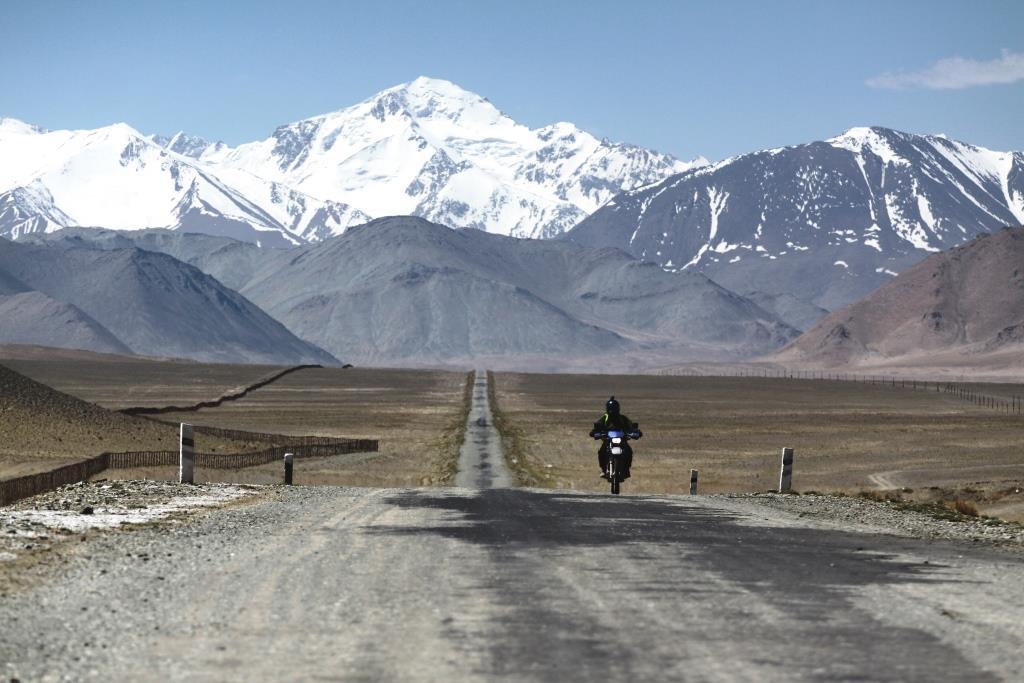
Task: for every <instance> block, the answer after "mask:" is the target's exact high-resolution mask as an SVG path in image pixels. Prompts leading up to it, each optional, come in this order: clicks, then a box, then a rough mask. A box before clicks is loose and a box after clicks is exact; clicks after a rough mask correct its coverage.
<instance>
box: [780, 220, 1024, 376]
mask: <svg viewBox="0 0 1024 683" xmlns="http://www.w3.org/2000/svg"><path fill="white" fill-rule="evenodd" d="M1013 350H1017V351H1021V350H1024V228H1011V229H1006V230H1001V231H999V232H996V233H993V234H990V235H983V236H981V237H978V238H976V239H974V240H972V241H971V242H969V243H967V244H966V245H963V246H960V247H955V248H953V249H950V250H948V251H945V252H942V253H940V254H935V255H933V256H931V257H929V258H928V259H926V260H925V261H923V262H921V263H919V264H917V265H916V266H913V267H912V268H909V269H908V270H906V271H904V272H903V273H900V275H899V276H898V277H896V278H895V279H893V280H892V281H891V282H889V283H887V284H886V285H884V286H882V287H881V288H879V289H878V290H876V291H875V292H872V293H871V294H870V295H868V296H867V297H865V298H863V299H861V300H860V301H857V302H856V303H853V304H851V305H849V306H846V307H844V308H842V309H840V310H838V311H836V312H834V313H832V314H831V315H829V316H828V317H826V318H825V319H824V320H822V321H821V322H820V323H818V324H817V325H816V326H814V327H813V328H811V329H810V330H808V331H807V332H805V333H804V334H803V335H802V336H801V337H800V338H799V339H797V340H796V341H794V342H793V343H792V344H790V345H789V346H787V347H786V348H785V349H783V350H782V351H780V352H779V354H777V356H776V358H777V359H779V360H783V361H807V362H814V363H820V364H824V365H830V364H833V365H837V364H854V363H868V362H879V361H888V360H891V359H895V358H906V357H912V356H935V355H937V354H943V353H956V354H959V355H962V356H977V355H982V354H991V353H999V352H1004V351H1013Z"/></svg>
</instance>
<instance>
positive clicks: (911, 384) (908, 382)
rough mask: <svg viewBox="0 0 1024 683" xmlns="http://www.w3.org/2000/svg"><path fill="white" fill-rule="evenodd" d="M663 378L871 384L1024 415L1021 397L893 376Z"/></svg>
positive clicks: (763, 372)
mask: <svg viewBox="0 0 1024 683" xmlns="http://www.w3.org/2000/svg"><path fill="white" fill-rule="evenodd" d="M660 374H662V375H671V376H677V377H750V378H762V379H792V380H824V381H832V382H855V383H859V384H870V385H874V386H881V387H891V388H893V389H907V390H910V391H925V392H934V393H938V394H947V395H951V396H953V397H955V398H958V399H960V400H962V401H965V402H968V403H971V404H973V405H976V406H978V407H980V408H988V409H990V410H995V411H997V412H1000V413H1005V414H1007V415H1024V396H1022V395H1017V394H1013V393H1010V394H1004V395H1001V396H996V395H994V394H992V393H991V392H985V391H982V390H980V389H979V388H978V387H977V386H976V385H977V384H979V383H976V382H975V383H968V382H950V381H948V380H943V381H938V380H921V379H907V378H905V377H896V376H894V375H858V374H854V373H847V372H826V371H824V370H786V369H778V368H757V369H746V370H735V371H733V372H727V371H724V372H723V371H716V372H703V371H700V370H691V369H674V370H668V371H662V372H661V373H660ZM1006 386H1007V387H1013V388H1014V389H1017V388H1020V390H1021V391H1022V392H1024V387H1019V385H1016V384H1007V385H1006Z"/></svg>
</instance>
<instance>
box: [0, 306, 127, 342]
mask: <svg viewBox="0 0 1024 683" xmlns="http://www.w3.org/2000/svg"><path fill="white" fill-rule="evenodd" d="M0 320H2V321H3V325H0V344H35V345H41V346H46V345H49V346H57V347H60V348H68V349H90V350H92V351H97V352H100V353H131V352H132V351H131V349H129V348H128V347H127V346H126V345H125V344H123V343H122V342H121V341H120V340H119V339H118V338H117V337H115V336H114V335H113V334H112V333H111V332H110V330H108V329H107V328H105V327H103V325H101V324H100V323H98V322H96V321H95V320H93V319H92V318H91V317H90V316H89V315H88V314H87V313H85V312H84V311H83V310H81V309H80V308H78V307H77V306H74V305H73V304H69V303H65V302H63V301H58V300H56V299H54V298H53V297H49V296H47V295H46V294H43V293H42V292H35V291H27V292H20V293H17V294H0Z"/></svg>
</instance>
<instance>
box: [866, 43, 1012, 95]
mask: <svg viewBox="0 0 1024 683" xmlns="http://www.w3.org/2000/svg"><path fill="white" fill-rule="evenodd" d="M1020 80H1024V53H1019V52H1010V51H1009V50H1005V49H1004V50H1003V51H1002V56H1000V57H998V58H996V59H992V60H989V61H987V62H986V61H978V60H976V59H965V58H964V57H946V58H944V59H940V60H939V61H937V62H935V63H934V64H932V65H931V66H930V67H928V68H927V69H922V70H921V71H897V72H895V73H894V72H886V73H884V74H882V75H880V76H875V77H874V78H869V79H868V80H867V81H865V82H866V83H867V84H868V85H869V86H871V87H872V88H886V89H889V90H905V89H908V88H928V89H929V90H959V89H961V88H972V87H974V86H978V85H995V84H998V83H1014V82H1016V81H1020Z"/></svg>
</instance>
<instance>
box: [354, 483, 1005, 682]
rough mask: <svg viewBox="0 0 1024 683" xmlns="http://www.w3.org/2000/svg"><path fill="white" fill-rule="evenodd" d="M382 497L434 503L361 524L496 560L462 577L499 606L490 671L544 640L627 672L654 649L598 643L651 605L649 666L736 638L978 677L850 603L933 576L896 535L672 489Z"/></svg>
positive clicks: (592, 669)
mask: <svg viewBox="0 0 1024 683" xmlns="http://www.w3.org/2000/svg"><path fill="white" fill-rule="evenodd" d="M387 502H388V503H389V504H391V505H395V506H399V507H404V508H429V509H435V510H437V511H438V512H439V513H441V514H440V515H439V516H438V517H437V521H436V523H432V524H430V525H424V526H386V527H380V526H374V527H367V528H366V529H365V532H367V533H369V534H387V535H405V536H411V537H416V536H420V535H438V536H442V537H446V538H450V539H455V540H458V541H461V542H465V543H470V544H474V545H479V546H483V547H484V548H486V549H487V551H488V553H489V554H490V555H491V557H492V562H493V565H494V567H496V568H498V571H496V572H494V573H493V575H492V576H491V577H490V578H487V579H482V580H480V581H479V582H478V583H477V584H476V585H475V586H474V589H475V590H486V591H487V592H488V595H489V596H491V597H492V599H493V598H495V597H496V599H497V600H498V601H499V602H500V603H501V604H503V605H504V606H505V613H506V616H505V617H504V618H503V619H502V620H501V623H500V624H498V627H499V628H500V629H501V630H502V631H503V632H504V635H503V637H501V638H499V639H498V641H499V643H500V644H499V645H497V646H495V649H494V653H493V657H492V659H493V661H495V662H496V663H497V664H496V667H497V668H496V669H495V670H494V671H490V672H489V673H492V674H493V673H498V674H502V673H513V672H522V671H523V668H522V667H523V663H524V662H526V663H529V662H534V663H536V664H537V665H538V666H540V665H541V664H540V663H543V665H544V667H545V668H544V670H545V671H548V670H549V667H550V666H552V665H557V662H553V661H551V658H550V656H549V654H547V653H550V651H551V649H552V648H553V647H554V648H556V649H557V650H558V652H559V657H564V658H565V660H566V661H574V662H577V663H578V665H579V666H582V667H583V669H582V670H574V674H579V675H581V676H583V677H585V676H589V675H593V676H596V675H599V674H600V673H601V672H603V673H604V674H606V675H607V674H608V673H619V674H622V675H629V674H630V673H635V666H637V665H638V664H639V661H638V660H636V658H637V657H640V658H642V659H644V660H645V662H646V660H649V659H651V658H652V657H653V658H654V659H657V654H656V652H655V651H656V650H658V647H655V646H651V647H646V648H644V647H641V648H636V647H626V646H625V645H624V646H623V647H621V648H619V647H615V646H613V645H612V644H613V643H617V642H620V643H625V642H628V641H630V640H631V639H632V640H635V639H637V638H641V637H642V634H643V633H644V631H645V629H650V628H651V625H650V624H647V623H645V622H644V620H645V619H649V618H650V617H649V616H648V614H649V613H650V609H651V608H652V604H653V605H654V609H655V610H656V612H655V614H656V615H657V616H658V617H659V618H660V619H662V620H663V621H664V619H665V618H667V619H668V626H667V627H666V625H665V624H664V623H662V625H661V627H660V630H661V631H664V630H665V629H666V628H669V629H672V630H676V631H678V632H676V633H663V632H660V633H658V634H656V635H652V637H654V638H657V639H664V638H666V637H668V638H675V639H678V643H679V645H678V648H679V649H678V650H677V654H676V655H675V656H674V657H670V658H669V660H668V661H664V662H662V665H663V666H678V664H679V657H683V658H684V659H685V657H686V654H685V653H686V651H687V650H694V649H695V648H696V650H700V649H701V647H704V648H705V649H706V648H707V647H712V648H714V647H719V646H721V647H730V648H732V647H735V646H736V644H740V645H741V647H746V646H748V645H749V647H751V648H755V649H756V651H757V652H760V653H761V654H760V655H757V656H758V657H759V658H758V659H757V660H756V661H758V662H760V664H759V665H764V666H768V667H769V669H771V668H772V667H773V666H774V665H776V664H777V665H778V666H779V667H781V668H780V670H779V671H780V672H781V671H789V672H790V673H793V674H799V676H800V677H803V676H804V675H806V676H809V677H810V678H819V677H821V678H829V679H830V678H835V677H838V678H842V679H847V678H858V677H861V676H867V677H868V678H870V679H871V680H906V679H907V678H908V677H910V678H919V677H921V676H924V677H929V676H931V675H935V676H938V677H939V678H943V679H947V678H948V677H950V676H953V677H954V678H957V677H959V675H963V676H965V677H967V676H970V677H971V678H972V679H973V680H986V679H985V675H984V674H983V673H982V672H979V671H978V670H977V669H975V668H974V667H973V666H972V665H971V664H970V663H969V662H968V661H966V660H965V659H963V658H962V656H961V655H960V654H959V653H957V652H956V651H955V650H954V649H951V648H949V647H948V646H946V645H944V644H942V643H941V642H940V641H939V640H938V639H937V638H935V637H934V636H932V635H930V634H928V633H926V632H924V631H919V630H914V629H908V628H899V627H895V626H892V625H890V624H887V623H884V622H882V621H879V620H878V619H876V618H875V617H873V616H872V615H870V614H868V613H867V612H865V611H863V610H861V609H858V608H857V607H856V605H855V604H854V598H855V597H856V596H857V595H858V589H860V588H862V587H866V586H879V585H886V584H897V583H910V582H937V581H943V580H946V579H943V578H942V577H940V576H937V575H936V572H937V571H939V570H941V569H943V568H944V567H942V566H941V565H938V564H934V563H933V564H929V563H926V562H922V563H911V562H907V561H902V560H899V559H898V558H897V556H896V555H895V554H894V553H895V552H898V551H900V550H901V549H905V546H906V544H907V543H908V542H907V541H901V540H899V539H894V538H890V537H884V536H877V535H868V534H855V533H840V532H836V531H830V530H820V529H810V528H802V527H770V526H753V525H748V524H744V523H742V520H741V519H740V518H739V517H738V516H736V515H733V514H731V513H729V512H727V511H722V510H715V509H712V508H709V507H705V506H704V505H700V504H694V503H690V502H687V501H686V500H685V499H680V500H679V501H678V502H670V501H667V500H664V499H652V498H643V497H621V498H612V497H610V496H605V495H596V494H571V493H558V492H543V491H531V490H524V489H494V490H481V491H476V492H474V493H472V494H466V493H463V492H444V491H428V490H419V491H410V492H404V493H401V494H398V495H394V496H392V497H390V498H389V499H388V501H387ZM911 543H912V542H911ZM901 544H902V545H901ZM640 606H643V608H644V609H646V610H648V612H643V610H641V609H640ZM666 615H667V617H666ZM455 635H457V634H454V633H453V636H455ZM754 651H755V650H751V651H750V652H751V653H753V652H754ZM783 652H785V653H786V654H785V655H784V654H782V653H783ZM910 654H912V655H913V656H908V655H910ZM693 656H696V655H695V654H694V655H693ZM751 656H754V655H753V654H751ZM794 662H799V664H798V665H796V666H794ZM649 663H650V662H646V664H649ZM866 667H867V668H866ZM527 670H528V669H527ZM822 674H823V675H822Z"/></svg>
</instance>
